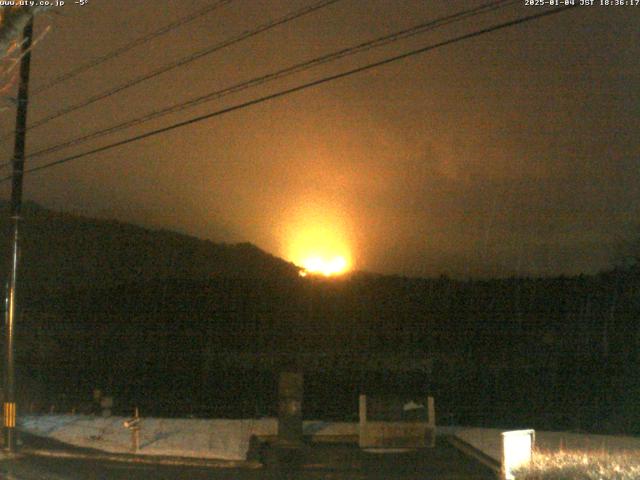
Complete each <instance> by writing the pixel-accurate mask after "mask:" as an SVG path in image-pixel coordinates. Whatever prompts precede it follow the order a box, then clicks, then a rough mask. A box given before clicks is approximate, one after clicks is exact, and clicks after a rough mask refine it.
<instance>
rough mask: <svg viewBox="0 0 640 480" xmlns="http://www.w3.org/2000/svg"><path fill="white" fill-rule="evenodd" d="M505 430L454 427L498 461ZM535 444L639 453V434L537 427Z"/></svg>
mask: <svg viewBox="0 0 640 480" xmlns="http://www.w3.org/2000/svg"><path fill="white" fill-rule="evenodd" d="M504 431H505V430H500V429H497V428H455V429H451V433H452V434H454V435H455V436H456V437H457V438H459V439H460V440H462V441H464V442H466V443H467V444H469V445H471V446H472V447H474V448H476V449H477V450H480V451H481V452H482V453H484V454H485V455H488V456H489V457H491V458H493V459H494V460H496V461H497V462H501V461H502V436H501V433H502V432H504ZM535 445H536V448H537V449H540V450H546V451H559V450H564V451H570V450H579V451H582V452H585V451H586V452H588V451H598V452H602V451H604V452H628V451H635V452H637V453H638V454H640V438H637V437H614V436H609V435H587V434H578V433H568V432H544V431H536V433H535Z"/></svg>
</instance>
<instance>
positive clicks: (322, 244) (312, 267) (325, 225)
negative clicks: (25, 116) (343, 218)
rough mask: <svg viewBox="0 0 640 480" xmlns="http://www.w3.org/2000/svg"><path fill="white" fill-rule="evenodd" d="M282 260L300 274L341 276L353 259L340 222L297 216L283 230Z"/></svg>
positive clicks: (314, 215) (351, 264)
mask: <svg viewBox="0 0 640 480" xmlns="http://www.w3.org/2000/svg"><path fill="white" fill-rule="evenodd" d="M287 230H288V234H287V237H288V238H287V240H286V243H287V246H286V250H287V254H286V257H287V258H288V259H289V260H290V261H292V262H293V263H295V264H296V265H298V266H299V267H300V268H301V272H300V275H301V276H306V275H307V274H316V275H324V276H327V277H330V276H336V275H341V274H344V273H346V272H348V271H349V270H351V269H352V268H353V257H352V254H351V248H350V246H349V243H350V242H349V240H348V236H347V235H346V232H345V230H346V229H345V227H344V225H343V222H340V221H339V219H335V218H333V219H332V218H320V216H319V215H318V214H317V213H314V214H309V215H303V214H301V215H300V218H299V220H298V221H293V222H292V224H290V225H289V226H288V228H287Z"/></svg>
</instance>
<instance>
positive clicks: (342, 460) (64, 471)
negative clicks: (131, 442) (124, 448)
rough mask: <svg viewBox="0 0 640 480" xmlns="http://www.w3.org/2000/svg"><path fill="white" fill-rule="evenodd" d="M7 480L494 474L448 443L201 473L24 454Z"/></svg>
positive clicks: (345, 450) (324, 454)
mask: <svg viewBox="0 0 640 480" xmlns="http://www.w3.org/2000/svg"><path fill="white" fill-rule="evenodd" d="M0 478H3V479H6V480H111V479H114V480H143V479H144V480H148V479H154V480H178V479H180V480H182V479H184V480H205V479H207V480H279V479H283V480H298V479H300V480H303V479H304V480H307V479H308V480H355V479H362V480H374V479H375V480H383V479H384V480H394V479H397V480H418V479H420V480H426V479H428V480H454V479H455V480H490V479H495V476H494V475H493V474H492V472H491V471H490V470H488V469H486V468H485V467H483V466H482V465H480V464H478V463H477V462H475V461H474V460H471V459H469V458H467V457H466V456H464V455H463V454H461V453H460V452H458V451H457V450H456V449H455V448H454V447H452V446H450V445H448V444H447V443H446V442H444V441H442V442H439V443H438V445H437V446H436V448H433V449H425V450H420V451H417V452H410V453H395V454H384V455H383V454H374V453H367V452H362V451H360V450H359V449H358V448H357V447H355V446H351V445H331V446H328V445H313V446H312V447H310V448H309V449H308V450H307V451H305V453H304V455H303V458H302V461H301V466H300V468H299V469H296V470H291V469H285V468H278V467H265V468H257V469H239V468H236V469H228V468H202V467H188V466H179V465H178V466H176V465H155V464H140V463H132V462H120V461H112V460H104V459H99V458H83V459H74V458H61V457H49V456H47V457H44V456H35V455H30V454H25V455H22V456H20V457H19V458H16V459H13V460H7V459H5V460H2V461H0Z"/></svg>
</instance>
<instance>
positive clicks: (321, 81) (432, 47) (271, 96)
mask: <svg viewBox="0 0 640 480" xmlns="http://www.w3.org/2000/svg"><path fill="white" fill-rule="evenodd" d="M572 8H575V5H568V6H563V7H560V8H555V9H553V10H546V11H544V12H541V13H537V14H533V15H527V16H524V17H520V18H517V19H515V20H510V21H508V22H504V23H500V24H497V25H493V26H491V27H487V28H483V29H481V30H476V31H474V32H471V33H466V34H464V35H459V36H457V37H454V38H451V39H449V40H444V41H441V42H438V43H435V44H431V45H427V46H425V47H421V48H418V49H414V50H410V51H408V52H405V53H402V54H399V55H394V56H392V57H388V58H386V59H384V60H380V61H377V62H373V63H369V64H367V65H364V66H361V67H357V68H354V69H351V70H347V71H344V72H341V73H338V74H335V75H330V76H327V77H323V78H320V79H318V80H313V81H311V82H307V83H304V84H301V85H298V86H295V87H291V88H287V89H285V90H281V91H279V92H276V93H271V94H268V95H265V96H262V97H259V98H255V99H253V100H249V101H246V102H243V103H239V104H236V105H233V106H231V107H227V108H223V109H221V110H217V111H215V112H211V113H208V114H205V115H200V116H198V117H194V118H191V119H189V120H185V121H181V122H178V123H174V124H172V125H169V126H166V127H163V128H159V129H156V130H152V131H149V132H146V133H143V134H140V135H135V136H133V137H129V138H127V139H124V140H120V141H118V142H114V143H111V144H108V145H104V146H102V147H98V148H95V149H93V150H89V151H86V152H82V153H78V154H76V155H71V156H69V157H65V158H61V159H58V160H55V161H52V162H49V163H46V164H44V165H39V166H37V167H33V168H30V169H27V170H26V171H25V173H32V172H37V171H41V170H46V169H49V168H52V167H54V166H57V165H61V164H63V163H68V162H71V161H74V160H77V159H80V158H83V157H87V156H89V155H93V154H96V153H100V152H104V151H106V150H111V149H113V148H116V147H119V146H122V145H127V144H129V143H133V142H136V141H138V140H142V139H145V138H149V137H153V136H156V135H160V134H162V133H165V132H169V131H171V130H175V129H177V128H181V127H184V126H187V125H192V124H194V123H198V122H201V121H203V120H207V119H210V118H213V117H217V116H220V115H223V114H226V113H229V112H233V111H236V110H240V109H243V108H246V107H250V106H252V105H257V104H259V103H262V102H266V101H269V100H273V99H275V98H280V97H283V96H285V95H289V94H292V93H295V92H299V91H302V90H306V89H308V88H311V87H315V86H318V85H322V84H325V83H328V82H331V81H334V80H337V79H340V78H345V77H348V76H351V75H354V74H356V73H361V72H364V71H368V70H371V69H374V68H378V67H381V66H383V65H388V64H390V63H393V62H397V61H399V60H403V59H406V58H409V57H412V56H415V55H418V54H422V53H426V52H428V51H432V50H435V49H437V48H441V47H444V46H446V45H451V44H454V43H458V42H460V41H463V40H468V39H471V38H477V37H479V36H481V35H485V34H488V33H491V32H495V31H498V30H502V29H505V28H509V27H513V26H516V25H521V24H524V23H526V22H530V21H532V20H537V19H540V18H543V17H548V16H551V15H555V14H558V13H561V12H564V11H567V10H569V9H572ZM11 178H12V176H11V175H9V176H7V177H4V178H1V179H0V182H5V181H8V180H10V179H11Z"/></svg>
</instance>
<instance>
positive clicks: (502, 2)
mask: <svg viewBox="0 0 640 480" xmlns="http://www.w3.org/2000/svg"><path fill="white" fill-rule="evenodd" d="M514 3H518V0H498V1H494V2H490V3H487V4H484V5H481V6H479V7H476V8H473V9H469V10H463V11H461V12H457V13H454V14H451V15H447V16H445V17H441V18H438V19H436V20H430V21H428V22H426V23H421V24H419V25H415V26H413V27H410V28H407V29H404V30H401V31H398V32H394V33H391V34H389V35H385V36H383V37H379V38H376V39H373V40H369V41H366V42H363V43H360V44H358V45H355V46H352V47H348V48H344V49H341V50H338V51H336V52H332V53H329V54H326V55H322V56H320V57H316V58H313V59H311V60H307V61H305V62H302V63H298V64H296V65H293V66H290V67H287V68H284V69H281V70H278V71H276V72H272V73H269V74H266V75H263V76H261V77H257V78H254V79H251V80H248V81H245V82H241V83H239V84H236V85H232V86H230V87H227V88H224V89H222V90H217V91H214V92H210V93H207V94H205V95H202V96H200V97H197V98H194V99H191V100H188V101H186V102H182V103H179V104H176V105H172V106H170V107H165V108H163V109H160V110H156V111H154V112H151V113H149V114H146V115H144V116H142V117H138V118H135V119H132V120H128V121H126V122H123V123H120V124H117V125H114V126H111V127H108V128H105V129H102V130H98V131H96V132H92V133H89V134H86V135H83V136H81V137H78V138H75V139H72V140H68V141H66V142H63V143H60V144H58V145H54V146H51V147H48V148H45V149H43V150H39V151H37V152H34V153H32V154H31V155H29V157H28V158H34V157H38V156H42V155H45V154H49V153H53V152H56V151H59V150H62V149H65V148H68V147H71V146H75V145H79V144H82V143H85V142H87V141H89V140H93V139H96V138H99V137H102V136H105V135H108V134H111V133H116V132H118V131H120V130H124V129H126V128H129V127H133V126H135V125H139V124H142V123H146V122H148V121H151V120H154V119H156V118H159V117H162V116H164V115H168V114H170V113H176V112H179V111H182V110H185V109H187V108H191V107H194V106H197V105H200V104H202V103H205V102H208V101H211V100H216V99H219V98H221V97H224V96H226V95H230V94H233V93H237V92H240V91H243V90H246V89H248V88H252V87H256V86H258V85H262V84H264V83H267V82H271V81H274V80H278V79H281V78H284V77H287V76H290V75H293V74H295V73H300V72H302V71H305V70H308V69H310V68H313V67H316V66H318V65H322V64H325V63H328V62H332V61H335V60H338V59H340V58H344V57H347V56H350V55H354V54H357V53H361V52H364V51H367V50H370V49H372V48H377V47H381V46H384V45H387V44H389V43H393V42H396V41H399V40H402V39H405V38H409V37H411V36H415V35H417V34H420V33H424V32H425V31H428V30H433V29H435V28H438V27H441V26H444V25H448V24H450V23H453V22H457V21H460V20H463V19H465V18H470V17H473V16H476V15H478V14H480V13H487V12H490V11H493V10H496V9H498V8H503V7H505V6H507V5H510V4H514ZM2 166H3V165H0V167H2Z"/></svg>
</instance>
